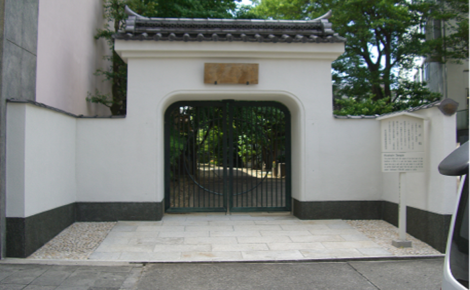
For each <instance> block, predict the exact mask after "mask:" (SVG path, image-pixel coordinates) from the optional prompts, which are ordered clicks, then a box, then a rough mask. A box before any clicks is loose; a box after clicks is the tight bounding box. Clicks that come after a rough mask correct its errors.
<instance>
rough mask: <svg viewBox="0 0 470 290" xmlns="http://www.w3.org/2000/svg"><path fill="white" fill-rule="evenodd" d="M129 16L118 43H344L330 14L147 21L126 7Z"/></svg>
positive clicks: (118, 34)
mask: <svg viewBox="0 0 470 290" xmlns="http://www.w3.org/2000/svg"><path fill="white" fill-rule="evenodd" d="M126 12H127V14H128V15H129V16H128V18H127V20H126V26H125V29H124V30H123V31H119V32H118V33H116V34H114V36H113V37H114V38H115V39H124V40H154V41H183V42H202V41H223V42H227V41H228V42H232V41H244V42H270V43H277V42H279V43H282V42H287V43H291V42H301V43H322V42H345V41H346V39H345V38H343V37H340V36H339V35H338V34H337V33H334V31H333V29H332V28H331V23H330V22H328V18H329V17H330V16H331V11H330V12H328V13H327V14H325V15H323V16H321V17H319V18H317V19H314V20H259V19H200V18H148V17H143V16H141V15H139V14H137V13H135V12H134V11H132V10H130V9H129V7H126Z"/></svg>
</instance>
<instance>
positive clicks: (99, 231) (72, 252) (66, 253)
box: [28, 222, 116, 260]
mask: <svg viewBox="0 0 470 290" xmlns="http://www.w3.org/2000/svg"><path fill="white" fill-rule="evenodd" d="M115 225H116V223H115V222H93V223H74V224H72V225H71V226H69V227H68V228H66V229H65V230H63V231H62V232H61V233H60V234H58V235H57V236H56V237H55V238H53V239H52V240H50V241H49V242H48V243H47V244H45V245H44V246H42V247H41V248H40V249H39V250H37V251H36V252H34V253H33V254H32V255H31V256H29V257H28V259H60V260H65V259H73V260H86V259H88V257H89V256H90V255H91V254H92V253H93V252H94V251H95V250H96V248H98V246H99V245H100V244H101V242H103V240H104V239H105V238H106V236H107V235H108V233H109V232H110V231H111V229H112V228H113V227H114V226H115Z"/></svg>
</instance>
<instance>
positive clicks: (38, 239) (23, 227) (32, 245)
mask: <svg viewBox="0 0 470 290" xmlns="http://www.w3.org/2000/svg"><path fill="white" fill-rule="evenodd" d="M6 220H7V235H6V236H7V244H6V246H7V257H18V258H25V257H27V256H29V255H31V254H32V253H34V251H36V250H37V249H39V248H40V247H42V246H43V245H44V244H45V243H47V242H48V241H50V240H51V239H52V238H53V237H55V236H56V235H57V234H59V233H60V232H61V231H62V230H64V229H65V228H67V227H68V226H70V225H71V224H73V223H74V222H75V203H72V204H68V205H64V206H61V207H58V208H55V209H52V210H48V211H45V212H42V213H39V214H36V215H33V216H30V217H27V218H7V219H6Z"/></svg>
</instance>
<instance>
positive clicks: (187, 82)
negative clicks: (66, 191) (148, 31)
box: [77, 41, 382, 201]
mask: <svg viewBox="0 0 470 290" xmlns="http://www.w3.org/2000/svg"><path fill="white" fill-rule="evenodd" d="M158 45H159V46H157V48H156V46H155V42H131V41H129V42H124V41H120V42H119V41H118V44H117V47H118V52H120V53H121V55H123V57H124V58H125V59H126V60H127V61H128V76H129V78H128V104H127V117H126V118H125V119H120V120H94V119H91V120H90V119H81V120H78V131H77V132H78V135H77V136H78V137H77V140H78V143H77V180H78V182H79V184H78V194H77V200H78V201H161V200H162V199H163V197H164V180H163V172H164V162H163V160H164V158H163V157H164V155H163V142H164V140H163V127H164V125H163V117H164V112H165V110H166V108H167V107H168V106H169V105H171V104H172V103H174V102H176V101H180V100H222V99H235V100H273V101H279V102H282V103H284V104H285V105H286V106H287V107H288V108H289V110H290V112H291V115H292V129H293V130H292V140H293V141H292V155H293V156H292V157H293V158H292V159H293V172H292V174H293V178H292V181H293V190H292V193H293V197H295V198H296V199H298V200H302V201H318V200H377V199H380V196H381V190H380V188H381V187H380V186H381V182H382V180H381V173H380V161H379V160H380V144H379V138H376V139H377V140H376V139H375V138H370V136H371V135H374V132H375V134H376V135H378V134H379V125H378V122H376V121H369V120H362V121H357V120H337V119H334V118H333V116H332V104H331V96H332V91H331V67H330V63H331V61H332V60H333V59H334V58H335V57H337V55H339V54H340V53H341V52H342V45H341V44H325V45H323V44H321V45H312V46H309V45H308V44H307V45H303V44H300V45H299V44H297V45H296V44H291V46H283V45H274V46H272V47H270V48H269V49H271V48H272V51H269V52H266V51H265V50H266V47H264V46H263V45H265V44H244V43H243V44H233V45H232V44H223V45H222V44H220V45H222V46H219V44H208V45H207V44H205V43H203V44H199V45H198V44H194V45H193V44H183V45H182V44H181V43H158ZM160 45H161V46H160ZM268 45H271V44H268ZM287 48H289V49H287ZM155 49H156V50H157V51H155ZM185 49H187V50H191V52H187V51H184V50H185ZM139 50H141V51H139ZM224 51H225V52H224ZM226 51H230V53H226ZM314 52H316V53H317V54H315V53H314ZM208 62H235V63H237V62H238V63H258V64H259V71H260V73H259V84H258V85H248V86H247V85H212V84H204V83H203V75H204V63H208Z"/></svg>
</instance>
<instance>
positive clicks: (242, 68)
mask: <svg viewBox="0 0 470 290" xmlns="http://www.w3.org/2000/svg"><path fill="white" fill-rule="evenodd" d="M258 70H259V64H257V63H205V64H204V83H205V84H215V85H218V84H244V85H256V84H258Z"/></svg>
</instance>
